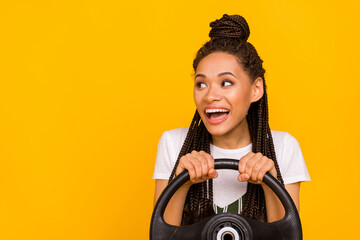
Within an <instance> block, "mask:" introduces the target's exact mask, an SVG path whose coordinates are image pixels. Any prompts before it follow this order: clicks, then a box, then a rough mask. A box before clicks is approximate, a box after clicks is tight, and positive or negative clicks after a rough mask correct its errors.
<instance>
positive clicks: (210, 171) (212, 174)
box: [199, 151, 217, 179]
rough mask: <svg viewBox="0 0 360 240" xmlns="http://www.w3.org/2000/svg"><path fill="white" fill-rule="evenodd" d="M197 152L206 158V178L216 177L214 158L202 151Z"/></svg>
mask: <svg viewBox="0 0 360 240" xmlns="http://www.w3.org/2000/svg"><path fill="white" fill-rule="evenodd" d="M199 153H200V154H201V155H202V156H204V157H205V158H206V161H207V167H208V172H207V176H208V179H209V178H215V177H217V172H216V170H215V161H214V158H213V157H212V156H211V155H210V154H208V153H206V152H204V151H200V152H199Z"/></svg>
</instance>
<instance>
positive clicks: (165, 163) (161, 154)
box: [152, 132, 174, 179]
mask: <svg viewBox="0 0 360 240" xmlns="http://www.w3.org/2000/svg"><path fill="white" fill-rule="evenodd" d="M170 141H171V140H170V138H169V136H168V133H167V132H164V133H163V135H162V136H161V138H160V140H159V144H158V150H157V155H156V161H155V168H154V173H153V177H152V178H153V179H169V177H170V174H171V171H172V169H173V164H172V162H173V161H174V160H173V158H174V151H173V145H172V144H171V142H170Z"/></svg>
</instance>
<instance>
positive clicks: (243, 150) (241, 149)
mask: <svg viewBox="0 0 360 240" xmlns="http://www.w3.org/2000/svg"><path fill="white" fill-rule="evenodd" d="M210 147H211V148H213V149H214V150H216V151H220V152H223V153H238V152H245V151H249V150H251V149H252V143H250V144H249V145H247V146H245V147H242V148H236V149H225V148H220V147H217V146H215V145H214V144H212V143H210Z"/></svg>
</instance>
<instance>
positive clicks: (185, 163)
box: [179, 155, 196, 182]
mask: <svg viewBox="0 0 360 240" xmlns="http://www.w3.org/2000/svg"><path fill="white" fill-rule="evenodd" d="M179 166H180V167H181V168H183V169H186V170H188V172H189V175H190V180H191V181H192V182H195V179H196V172H195V167H194V165H193V164H192V163H191V161H190V159H189V158H188V156H187V155H185V156H183V157H182V158H181V159H180V163H179Z"/></svg>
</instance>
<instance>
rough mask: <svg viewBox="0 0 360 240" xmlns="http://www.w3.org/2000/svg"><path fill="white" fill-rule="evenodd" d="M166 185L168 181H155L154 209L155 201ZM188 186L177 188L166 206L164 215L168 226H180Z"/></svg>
mask: <svg viewBox="0 0 360 240" xmlns="http://www.w3.org/2000/svg"><path fill="white" fill-rule="evenodd" d="M167 184H168V180H163V179H157V180H156V182H155V197H154V207H155V204H156V202H157V200H158V199H159V197H160V194H161V193H162V191H163V190H164V189H165V187H166V186H167ZM189 188H190V187H189V186H188V187H187V186H183V187H181V188H179V189H178V190H177V191H176V193H175V194H174V195H173V197H172V198H171V199H170V201H169V204H168V205H167V207H166V209H165V213H164V219H165V222H166V223H168V224H170V225H175V226H180V224H181V219H182V213H183V209H184V205H185V199H186V195H187V192H188V191H189Z"/></svg>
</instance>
